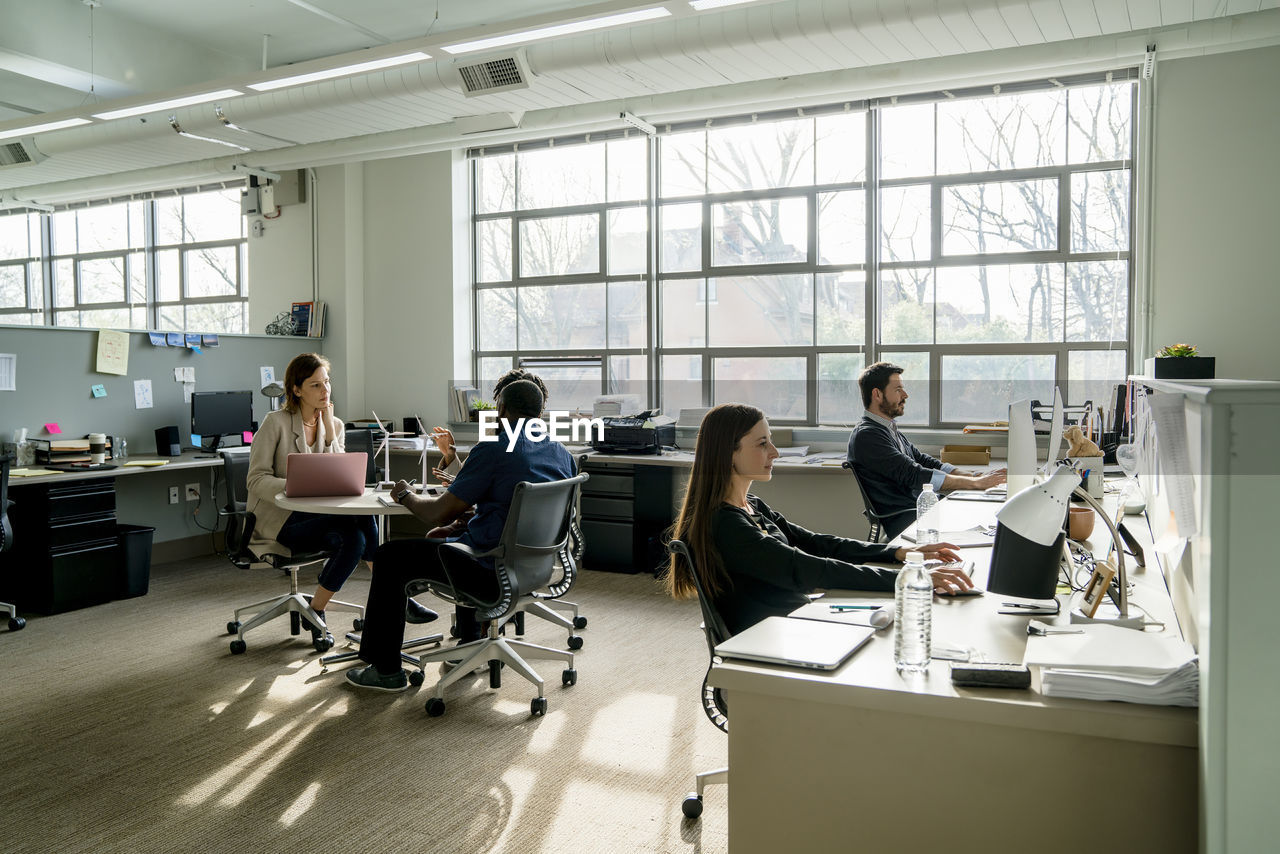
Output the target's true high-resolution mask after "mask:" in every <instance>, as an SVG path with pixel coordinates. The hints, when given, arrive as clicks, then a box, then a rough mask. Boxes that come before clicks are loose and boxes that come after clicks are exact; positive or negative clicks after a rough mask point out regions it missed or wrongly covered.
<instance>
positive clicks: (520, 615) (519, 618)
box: [512, 611, 524, 637]
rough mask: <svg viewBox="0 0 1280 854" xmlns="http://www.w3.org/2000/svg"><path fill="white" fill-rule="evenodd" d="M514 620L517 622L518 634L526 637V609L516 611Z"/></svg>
mask: <svg viewBox="0 0 1280 854" xmlns="http://www.w3.org/2000/svg"><path fill="white" fill-rule="evenodd" d="M512 622H513V623H515V624H516V634H517V635H520V636H521V637H524V611H516V615H515V617H514V618H513V619H512Z"/></svg>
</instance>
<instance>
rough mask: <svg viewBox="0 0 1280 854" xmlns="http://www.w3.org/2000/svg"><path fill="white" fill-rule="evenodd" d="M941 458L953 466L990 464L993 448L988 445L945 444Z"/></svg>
mask: <svg viewBox="0 0 1280 854" xmlns="http://www.w3.org/2000/svg"><path fill="white" fill-rule="evenodd" d="M939 459H940V460H942V461H943V462H944V463H951V464H952V465H953V466H985V465H990V464H991V448H990V447H989V446H987V445H943V446H942V455H941V456H940V457H939Z"/></svg>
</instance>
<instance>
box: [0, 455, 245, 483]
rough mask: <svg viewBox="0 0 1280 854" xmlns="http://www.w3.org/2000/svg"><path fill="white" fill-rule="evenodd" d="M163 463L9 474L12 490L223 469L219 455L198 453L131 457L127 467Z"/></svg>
mask: <svg viewBox="0 0 1280 854" xmlns="http://www.w3.org/2000/svg"><path fill="white" fill-rule="evenodd" d="M157 461H159V462H163V463H164V465H158V466H157V465H123V464H116V467H115V468H110V469H84V470H76V471H52V470H48V469H45V468H44V466H43V465H40V464H39V463H37V464H35V465H31V466H25V467H24V468H23V469H22V470H23V471H38V472H39V473H38V474H32V475H22V476H17V475H14V473H13V470H10V472H9V488H10V489H12V488H13V487H15V486H33V485H36V484H41V483H54V482H57V481H60V480H93V479H97V478H103V477H128V476H131V475H136V474H146V473H147V472H153V471H173V470H175V469H198V468H214V467H217V466H221V465H222V458H221V457H219V456H217V455H216V454H215V455H213V456H210V455H208V454H201V453H196V452H195V451H183V452H182V454H181V455H179V456H176V457H159V456H156V455H155V454H141V455H137V456H132V455H131V456H130V457H129V458H128V459H127V460H125V462H126V463H128V462H133V463H142V462H157Z"/></svg>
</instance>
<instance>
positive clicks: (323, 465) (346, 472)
mask: <svg viewBox="0 0 1280 854" xmlns="http://www.w3.org/2000/svg"><path fill="white" fill-rule="evenodd" d="M367 464H368V455H367V454H365V453H363V452H360V451H357V452H355V453H349V454H290V455H289V459H288V461H287V462H286V464H285V470H284V494H285V495H287V496H289V497H290V498H310V497H312V496H325V497H336V496H347V495H364V475H365V467H366V466H367Z"/></svg>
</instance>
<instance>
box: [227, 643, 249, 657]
mask: <svg viewBox="0 0 1280 854" xmlns="http://www.w3.org/2000/svg"><path fill="white" fill-rule="evenodd" d="M248 648H249V645H248V644H246V643H245V642H244V641H242V640H239V639H237V640H233V641H232V642H231V654H232V655H239V654H240V653H242V652H244V651H245V650H246V649H248Z"/></svg>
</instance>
